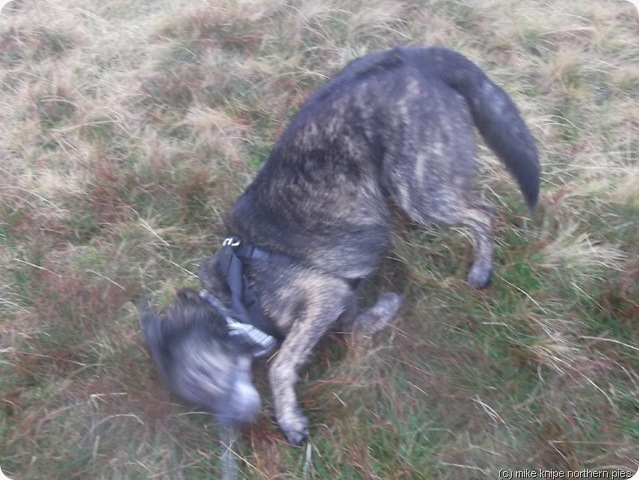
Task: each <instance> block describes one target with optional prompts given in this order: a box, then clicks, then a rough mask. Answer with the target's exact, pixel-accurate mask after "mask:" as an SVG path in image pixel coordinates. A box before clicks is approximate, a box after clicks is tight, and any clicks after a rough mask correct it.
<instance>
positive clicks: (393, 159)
mask: <svg viewBox="0 0 639 480" xmlns="http://www.w3.org/2000/svg"><path fill="white" fill-rule="evenodd" d="M473 124H474V125H476V126H477V127H478V128H479V130H480V132H481V133H482V135H483V137H484V138H485V140H486V142H487V143H488V145H489V146H490V147H491V148H492V149H493V150H494V151H495V153H497V155H498V156H499V157H500V158H501V159H502V160H503V162H504V163H505V165H506V166H507V167H508V169H509V170H510V172H511V173H512V174H513V175H514V177H515V178H516V179H517V181H518V183H519V185H520V187H521V189H522V192H523V193H524V197H525V199H526V201H527V203H528V204H529V206H530V207H531V208H534V206H535V204H536V202H537V192H538V188H539V163H538V160H537V151H536V148H535V144H534V140H533V138H532V135H531V134H530V132H529V131H528V129H527V127H526V125H525V124H524V122H523V120H522V119H521V117H520V115H519V112H518V110H517V108H516V107H515V105H514V104H513V102H512V101H511V100H510V98H509V97H508V96H507V95H506V94H505V93H504V91H503V90H502V89H501V88H499V87H498V86H496V85H495V84H494V83H492V82H491V81H490V80H489V79H488V78H487V77H486V75H485V74H484V73H483V72H482V71H481V70H480V69H479V68H478V67H477V66H475V65H474V64H473V63H472V62H470V61H469V60H467V59H466V58H464V57H463V56H462V55H460V54H458V53H455V52H453V51H450V50H447V49H444V48H429V49H419V48H396V49H394V50H391V51H388V52H382V53H374V54H371V55H367V56H365V57H363V58H361V59H359V60H355V61H354V62H352V63H351V64H350V65H349V66H347V67H346V68H345V69H344V70H343V71H342V72H340V73H339V74H337V75H336V76H335V77H334V78H333V79H332V80H330V81H329V82H328V83H327V84H326V85H324V86H323V87H322V88H321V89H319V90H318V91H317V92H316V93H315V94H314V95H312V96H311V97H310V98H309V100H308V101H307V102H306V103H305V104H304V106H303V107H302V108H301V110H300V111H299V113H298V114H297V115H296V116H295V117H294V118H293V120H292V121H291V123H290V125H289V127H288V128H287V129H286V131H285V132H284V133H283V134H282V136H281V137H280V139H279V140H278V142H277V144H276V145H275V147H274V148H273V151H272V153H271V155H270V157H269V159H268V160H267V162H266V164H265V165H264V167H263V168H262V170H261V171H260V172H259V173H258V175H257V177H256V179H255V181H254V182H253V183H252V184H251V185H250V186H249V188H248V189H247V190H246V192H245V193H244V195H243V196H242V197H241V198H240V199H239V200H238V202H237V204H236V205H235V207H234V209H233V212H232V215H231V221H230V229H231V231H232V233H233V234H236V235H238V236H240V237H242V238H245V239H247V240H248V241H250V242H252V243H255V244H258V245H262V246H264V247H265V248H268V249H271V250H274V251H279V252H283V253H286V254H287V255H290V256H292V257H293V258H296V259H299V260H301V261H304V262H307V263H310V264H312V265H314V266H317V267H319V268H322V269H324V270H328V271H330V272H332V273H334V274H336V275H339V276H342V277H345V278H358V277H364V276H366V275H368V274H370V273H371V271H373V270H374V269H375V267H376V266H377V264H378V262H379V259H380V257H381V255H382V254H383V252H384V251H385V248H386V245H387V241H388V233H389V230H390V218H389V217H390V215H389V209H388V203H387V202H388V198H389V197H390V198H392V199H393V200H394V201H395V202H396V203H397V204H399V205H400V207H401V208H403V209H404V210H405V211H406V213H407V214H408V215H409V216H410V217H411V218H413V219H414V220H416V221H419V222H423V223H428V222H435V223H446V224H453V223H455V224H457V223H459V224H465V225H468V223H469V222H470V221H471V220H468V219H467V218H466V217H473V216H477V215H476V213H475V210H476V209H477V208H479V209H480V210H481V209H482V207H479V206H477V205H476V204H475V202H474V200H473V198H472V192H473V185H472V180H473V176H474V173H475V170H476V161H475V150H476V147H475V139H474V134H473V131H472V125H473ZM471 210H472V211H471ZM482 216H483V212H482ZM485 221H487V220H486V219H485V218H482V219H481V220H480V223H481V224H482V225H479V226H477V225H475V229H476V230H477V229H483V228H484V225H483V223H485ZM475 223H477V222H475ZM468 226H470V227H471V228H473V226H471V225H468ZM482 282H484V279H481V278H478V279H476V281H475V282H474V283H482ZM471 283H473V282H471ZM478 286H481V285H478Z"/></svg>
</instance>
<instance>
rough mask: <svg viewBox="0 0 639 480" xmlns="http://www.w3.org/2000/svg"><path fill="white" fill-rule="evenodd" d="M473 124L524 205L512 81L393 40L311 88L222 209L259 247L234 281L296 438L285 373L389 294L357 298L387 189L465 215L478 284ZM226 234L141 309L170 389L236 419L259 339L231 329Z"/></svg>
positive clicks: (528, 189) (405, 205) (489, 251)
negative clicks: (192, 282)
mask: <svg viewBox="0 0 639 480" xmlns="http://www.w3.org/2000/svg"><path fill="white" fill-rule="evenodd" d="M473 126H475V127H477V129H478V130H479V132H480V133H481V135H482V136H483V138H484V140H485V142H486V143H487V145H488V146H489V147H490V148H491V149H492V150H493V151H494V153H495V154H496V155H497V156H498V157H499V158H500V159H501V160H502V161H503V163H504V164H505V166H506V167H507V169H508V170H509V171H510V173H511V174H512V175H513V176H514V178H515V179H516V180H517V182H518V184H519V186H520V188H521V191H522V193H523V195H524V198H525V200H526V202H527V203H528V205H529V207H530V208H531V209H534V207H535V205H536V203H537V197H538V190H539V177H540V166H539V161H538V156H537V150H536V147H535V142H534V139H533V137H532V135H531V133H530V132H529V130H528V128H527V127H526V125H525V123H524V121H523V120H522V118H521V116H520V114H519V112H518V110H517V107H516V106H515V105H514V104H513V102H512V100H511V99H510V98H509V97H508V95H507V94H506V93H505V92H504V91H503V90H502V89H501V88H499V87H498V86H496V85H495V84H494V83H493V82H491V81H490V80H489V79H488V78H487V77H486V75H485V74H484V73H483V72H482V71H481V70H480V69H479V68H478V67H477V66H476V65H474V64H473V63H472V62H470V61H469V60H467V59H466V58H465V57H463V56H462V55H460V54H459V53H456V52H453V51H451V50H448V49H445V48H438V47H433V48H426V49H422V48H406V47H400V48H395V49H393V50H390V51H385V52H378V53H372V54H369V55H366V56H365V57H362V58H360V59H358V60H355V61H353V62H352V63H350V64H349V65H348V66H347V67H346V68H345V69H344V70H342V71H341V72H340V73H338V74H337V75H336V76H335V77H334V78H333V79H331V80H330V81H329V82H327V83H326V84H325V85H324V86H323V87H322V88H320V89H319V90H318V91H317V92H316V93H315V94H313V95H312V96H311V97H310V98H309V99H308V101H307V102H306V103H305V104H304V105H303V106H302V108H301V109H300V111H299V112H298V113H297V115H295V117H294V118H293V119H292V121H291V123H290V125H289V126H288V128H287V129H286V130H285V131H284V133H283V134H282V135H281V137H280V138H279V140H278V141H277V143H276V144H275V146H274V148H273V150H272V152H271V154H270V156H269V158H268V160H267V162H266V163H265V164H264V166H263V167H262V169H261V170H260V171H259V172H258V174H257V176H256V177H255V180H254V181H253V183H251V185H249V187H248V188H247V189H246V191H245V192H244V194H243V195H242V196H240V198H239V199H238V200H237V202H236V203H235V205H234V207H233V209H232V210H231V213H230V216H229V219H228V224H227V225H228V230H229V234H230V235H232V236H233V239H232V240H231V245H237V243H238V241H239V243H240V244H243V245H248V246H254V247H257V248H256V250H255V251H256V252H258V254H252V255H243V256H242V255H239V254H238V256H240V257H241V263H242V275H243V281H244V282H245V284H246V285H248V288H250V291H251V292H253V293H254V294H255V296H256V297H257V299H258V300H259V305H260V307H261V312H263V314H264V316H265V318H267V319H268V320H269V321H270V322H272V325H273V326H274V329H275V331H276V332H277V335H276V336H279V337H280V341H281V344H280V345H279V351H278V352H277V354H276V355H275V356H274V357H273V358H272V359H271V361H270V370H269V380H270V384H271V388H272V393H273V398H274V406H275V414H276V417H277V421H278V422H279V425H280V426H281V428H282V430H283V432H284V434H285V435H286V437H287V438H288V440H289V441H290V442H291V443H292V444H294V445H300V444H302V443H303V442H304V441H305V440H306V438H307V437H308V434H309V424H308V420H307V419H306V417H305V416H304V415H303V414H302V412H301V410H300V408H299V406H298V402H297V399H296V395H295V390H294V386H295V383H296V381H297V373H298V371H299V369H300V367H301V366H302V365H303V364H304V362H305V361H306V359H307V357H308V356H309V353H310V352H311V350H312V348H313V347H314V346H315V344H316V343H317V342H318V340H319V339H320V337H322V335H324V334H325V333H326V332H327V331H328V330H329V329H331V328H332V327H334V326H336V325H341V326H342V327H344V326H348V327H349V328H351V329H353V330H355V331H358V332H361V333H364V334H370V333H373V332H375V331H377V330H378V329H380V328H382V327H383V326H384V325H386V324H387V323H388V322H389V321H390V320H391V319H392V318H393V317H394V316H395V315H396V313H397V311H398V310H399V308H400V305H401V302H402V299H401V297H400V296H399V295H396V294H393V293H386V294H383V295H382V296H381V297H380V298H379V299H378V301H377V303H376V304H375V305H374V306H373V307H372V308H370V309H368V310H364V311H361V310H360V309H359V308H358V306H357V299H356V297H357V291H358V284H359V279H362V278H365V277H368V276H370V275H371V274H372V273H373V272H374V271H375V270H376V268H377V267H378V265H379V263H380V260H381V258H382V256H383V255H384V253H385V252H386V250H387V247H388V245H389V235H390V232H391V228H392V224H393V222H392V218H391V217H392V215H391V211H392V208H391V204H395V205H396V206H398V207H399V208H400V209H401V210H403V212H405V213H406V214H407V215H408V217H410V218H411V219H412V220H414V221H415V222H418V223H422V224H428V223H437V224H446V225H451V224H455V225H462V226H465V227H468V228H469V229H470V230H471V231H472V233H473V236H474V240H475V258H474V261H473V264H472V267H471V269H470V272H469V274H468V277H467V281H468V284H469V285H471V286H472V287H477V288H483V287H485V286H487V285H488V283H489V281H490V277H491V272H492V257H493V246H492V221H493V213H492V208H491V207H490V206H487V205H484V204H482V203H481V202H480V201H478V200H477V198H476V196H475V195H474V193H473V192H474V188H473V177H474V176H475V172H476V170H477V164H476V143H475V137H474V131H473ZM229 248H235V247H232V246H231V247H229V246H228V245H227V246H226V247H224V249H223V250H222V251H225V255H224V258H225V259H224V260H221V259H220V255H221V253H222V251H220V253H219V254H218V255H216V256H214V257H212V258H209V259H207V260H205V261H204V262H203V264H202V266H201V268H200V270H199V278H200V281H201V284H202V288H203V291H202V292H200V293H199V294H198V293H197V292H194V291H182V292H180V293H179V294H178V297H177V299H176V300H175V302H174V303H173V304H172V305H171V306H170V307H169V309H168V310H167V312H166V313H165V315H164V318H163V319H161V318H160V317H159V316H157V315H156V314H154V313H152V312H150V311H148V310H145V311H143V312H142V314H143V315H142V316H143V318H142V323H143V326H144V330H145V333H146V337H147V341H148V343H149V345H150V347H151V350H152V354H153V357H154V358H155V360H156V363H157V364H158V366H159V367H160V370H161V371H162V372H163V374H164V376H165V378H166V379H167V381H168V382H169V384H171V385H172V387H173V388H174V389H175V390H176V392H177V393H178V394H179V395H181V396H182V397H184V398H186V399H188V400H190V401H192V402H194V403H196V404H199V405H202V406H205V407H207V408H209V409H211V410H212V411H213V412H215V413H216V414H217V415H218V417H219V418H220V420H221V421H222V422H223V423H224V424H226V425H231V426H236V425H238V424H241V423H243V422H248V421H250V420H251V419H253V418H254V417H255V416H256V415H257V413H258V410H259V397H258V395H257V392H256V390H255V388H254V387H253V385H252V383H251V364H252V361H253V358H254V356H255V355H254V353H255V349H254V348H253V347H252V346H251V345H250V343H251V342H250V341H249V340H247V338H246V337H244V341H240V342H238V338H239V337H241V335H239V336H238V335H233V333H237V332H236V330H237V329H238V328H239V329H241V328H244V327H241V326H240V327H238V326H237V325H235V326H233V322H235V320H234V319H233V312H232V311H231V310H232V309H231V307H230V305H231V304H232V303H233V296H234V293H233V292H232V289H231V288H230V287H229V284H230V283H229V281H228V278H226V275H227V273H228V272H227V270H228V265H227V262H228V258H227V257H228V255H229V251H228V249H229ZM225 249H226V250H225ZM160 320H161V321H160ZM235 323H237V322H235ZM271 340H272V338H271ZM257 343H259V344H260V348H262V347H264V345H263V344H261V342H260V341H258V342H257ZM267 350H268V349H267ZM262 353H264V352H262Z"/></svg>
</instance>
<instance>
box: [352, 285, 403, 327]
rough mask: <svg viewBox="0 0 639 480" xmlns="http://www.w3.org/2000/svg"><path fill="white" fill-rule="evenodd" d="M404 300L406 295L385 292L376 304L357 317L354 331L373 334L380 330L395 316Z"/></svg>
mask: <svg viewBox="0 0 639 480" xmlns="http://www.w3.org/2000/svg"><path fill="white" fill-rule="evenodd" d="M403 302H404V297H402V296H401V295H397V294H396V293H383V294H382V295H380V296H379V298H378V299H377V302H376V303H375V305H373V306H372V307H371V308H369V309H368V310H366V311H364V312H362V313H361V314H360V315H359V317H357V318H356V319H355V324H354V328H353V332H354V333H355V334H361V335H373V334H374V333H377V332H379V331H380V330H381V329H383V328H384V327H385V326H386V325H388V324H389V323H390V321H391V320H392V319H393V318H395V316H396V315H397V312H399V309H400V308H401V306H402V303H403Z"/></svg>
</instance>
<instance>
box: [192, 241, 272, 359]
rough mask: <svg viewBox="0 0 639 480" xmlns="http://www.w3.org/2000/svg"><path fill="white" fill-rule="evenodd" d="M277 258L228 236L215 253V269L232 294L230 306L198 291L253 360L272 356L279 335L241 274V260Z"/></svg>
mask: <svg viewBox="0 0 639 480" xmlns="http://www.w3.org/2000/svg"><path fill="white" fill-rule="evenodd" d="M277 255H279V254H276V253H271V252H267V251H266V250H262V249H261V248H258V247H256V246H253V245H249V244H247V243H244V242H242V241H240V239H239V238H237V237H228V238H226V239H225V240H224V242H223V243H222V249H221V250H220V252H219V254H218V263H217V268H218V273H219V275H220V277H221V278H223V279H224V281H225V283H226V285H227V286H228V288H229V291H230V293H231V305H230V307H229V308H226V307H225V306H224V305H223V304H222V302H221V301H220V300H219V299H218V298H216V297H215V295H213V294H212V293H210V292H208V291H206V290H202V291H201V292H200V297H201V298H202V299H203V300H205V301H206V302H207V303H209V304H210V305H211V306H213V307H214V308H216V309H217V310H219V311H221V312H223V313H224V314H225V320H226V324H227V326H228V328H229V335H230V336H231V337H234V338H236V339H237V340H239V341H240V342H241V343H243V344H245V345H247V346H248V347H249V348H250V349H251V351H252V353H253V356H254V357H256V358H260V357H264V356H266V355H268V354H269V353H271V352H272V351H273V350H274V349H275V347H277V345H278V344H279V343H280V342H281V340H282V336H281V334H280V333H279V332H278V331H277V329H276V328H275V326H274V325H273V323H272V322H271V321H270V320H269V319H268V318H267V317H266V315H264V312H263V311H262V308H261V306H260V302H259V300H258V298H257V297H256V296H255V293H253V291H252V290H251V288H250V285H249V281H248V278H247V277H246V275H245V274H244V268H243V267H244V265H243V264H242V260H246V259H263V260H265V259H268V258H272V257H273V256H277Z"/></svg>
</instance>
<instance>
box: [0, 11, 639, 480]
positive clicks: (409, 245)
mask: <svg viewBox="0 0 639 480" xmlns="http://www.w3.org/2000/svg"><path fill="white" fill-rule="evenodd" d="M638 43H639V12H638V11H637V9H636V8H635V7H634V6H633V5H632V4H631V3H630V2H627V1H624V0H607V1H603V0H602V1H595V2H592V1H586V0H558V1H554V2H545V1H541V0H529V1H525V2H524V1H521V0H486V1H484V2H471V1H466V0H453V1H451V0H447V1H443V0H423V1H418V0H406V1H399V0H372V1H364V0H327V1H324V2H320V1H319V0H308V1H298V0H287V1H284V0H272V1H267V0H250V1H249V0H247V1H241V0H235V1H232V0H216V1H213V0H210V1H186V0H154V1H151V0H139V1H136V2H130V1H122V0H110V1H109V2H104V1H98V0H66V1H64V2H63V1H61V0H51V1H46V2H45V1H42V0H37V1H36V0H16V1H14V2H11V3H9V4H8V5H6V6H5V7H4V8H3V10H2V13H1V14H0V62H1V64H2V68H1V69H0V119H1V125H2V128H0V159H1V160H0V172H1V175H0V259H1V262H2V268H0V359H1V362H0V398H1V399H2V401H1V402H0V406H1V408H2V410H1V412H2V414H1V415H0V467H1V468H2V470H3V471H4V473H5V474H6V475H8V476H9V477H10V478H12V479H24V480H26V479H34V480H35V479H44V478H46V479H65V480H66V479H74V478H78V479H86V478H95V479H147V478H158V479H159V478H167V479H189V480H192V479H205V478H218V471H219V459H218V456H219V451H220V445H219V442H220V439H219V435H218V428H217V425H216V424H215V422H214V420H213V419H212V418H211V417H210V416H209V415H207V414H204V413H202V412H199V411H197V410H193V409H191V408H190V407H188V406H186V405H183V404H182V403H181V402H180V401H179V400H178V399H177V398H176V397H174V396H172V395H171V394H169V393H168V392H167V390H166V388H165V386H164V385H163V384H162V382H161V381H160V379H159V378H158V376H157V374H156V373H155V372H154V370H153V366H152V363H151V361H150V358H149V355H148V352H147V351H146V349H145V346H144V344H143V341H142V338H141V336H140V330H139V327H138V322H137V317H136V313H135V307H134V302H135V301H137V300H138V299H139V298H140V297H141V296H143V295H147V296H148V297H149V299H150V301H151V302H152V303H153V304H155V305H157V306H159V307H161V306H165V305H166V304H167V303H168V301H169V300H170V298H171V297H172V296H173V295H174V293H175V291H176V289H178V288H180V287H182V286H197V279H196V278H195V276H194V272H195V271H196V270H197V267H198V265H199V262H200V261H201V259H202V258H203V257H205V256H207V255H210V254H211V253H213V252H214V251H215V250H216V249H217V248H218V247H219V245H220V242H221V240H222V238H223V236H224V233H225V231H224V227H223V219H224V215H225V212H226V211H227V210H228V208H229V206H230V205H231V204H232V202H233V199H234V198H235V197H236V196H237V195H238V194H239V193H240V192H241V191H242V190H243V188H244V187H245V186H246V185H247V184H248V182H250V180H251V178H252V176H253V175H254V173H255V171H256V169H258V168H259V166H260V165H261V164H262V162H263V161H264V160H265V158H266V156H267V155H268V152H269V149H270V147H271V145H272V144H273V142H274V141H275V139H276V138H277V136H278V134H279V133H281V131H282V129H283V128H284V127H285V125H286V123H287V121H288V119H289V118H290V117H291V115H292V114H293V113H294V112H295V111H296V109H297V108H298V107H299V106H300V105H301V103H302V102H303V101H304V99H305V98H306V97H307V96H308V95H309V94H310V93H311V92H313V91H314V90H315V89H316V88H317V87H318V86H320V85H321V84H322V83H323V82H324V81H325V80H326V79H327V78H328V77H329V76H330V75H331V74H333V73H335V72H336V71H338V70H339V69H340V68H341V67H343V66H344V65H345V64H346V63H347V62H348V61H349V60H351V59H353V58H355V57H357V56H360V55H362V54H364V53H366V52H369V51H373V50H379V49H383V48H389V47H392V46H394V45H397V44H408V45H432V44H438V45H444V46H447V47H450V48H454V49H457V50H459V51H460V52H462V53H464V54H465V55H466V56H467V57H469V58H470V59H472V60H473V61H475V62H476V63H477V64H479V65H480V66H481V67H482V68H483V69H485V71H486V72H487V73H488V75H489V76H490V77H491V78H492V79H493V80H494V81H495V82H496V83H498V84H499V85H501V86H502V87H503V88H504V89H505V90H506V91H507V92H508V93H509V94H510V95H511V96H512V97H513V99H514V100H515V102H516V103H517V104H518V105H519V107H520V109H521V112H522V115H523V117H524V118H525V119H526V121H527V123H528V124H529V126H530V128H531V131H532V132H533V135H534V136H535V138H536V139H537V145H538V148H539V151H540V156H541V163H542V168H543V179H542V189H541V197H540V202H539V207H538V209H537V211H536V212H535V213H534V214H530V213H529V212H528V211H527V210H526V208H525V205H524V202H523V200H522V198H521V195H520V193H519V192H518V190H517V187H516V185H515V184H514V182H513V181H512V180H511V179H510V177H509V176H508V174H507V173H506V171H505V169H504V168H503V166H501V165H500V164H499V162H498V161H497V160H496V159H495V157H494V156H493V155H492V153H491V152H490V151H489V150H488V149H486V148H485V147H482V148H481V149H480V156H481V162H480V163H481V165H482V172H481V176H480V177H481V178H480V179H479V182H478V186H479V189H480V192H481V195H482V196H483V197H484V198H485V199H486V200H488V201H490V202H492V203H493V204H494V205H495V206H496V209H497V212H498V215H497V219H496V224H495V241H496V258H495V276H494V280H493V283H492V285H491V287H490V288H488V289H487V290H483V291H476V290H473V289H470V288H468V287H467V286H466V284H465V281H464V278H465V275H466V272H467V269H468V266H469V264H470V261H471V259H472V245H471V241H470V237H469V235H468V232H466V231H464V230H462V229H453V228H445V229H444V228H442V229H440V228H435V227H433V228H428V229H424V228H414V227H413V226H410V225H402V228H400V229H399V230H398V232H397V234H396V235H395V236H394V238H393V250H392V251H391V252H389V255H388V258H387V259H386V260H385V261H384V264H383V266H382V269H381V271H380V272H379V274H378V275H377V276H376V277H375V278H373V279H371V280H370V281H369V282H367V283H366V285H365V286H364V294H363V296H362V302H363V303H367V302H369V303H370V302H372V300H373V298H374V295H376V293H377V292H378V291H396V292H398V293H401V294H402V295H404V296H405V298H406V301H405V306H404V308H403V310H402V312H401V315H400V318H398V319H397V320H396V321H395V323H394V324H393V325H392V326H390V327H388V328H387V329H385V330H384V331H383V332H381V333H380V334H378V335H376V336H375V337H374V338H373V339H372V340H371V341H370V345H369V349H363V348H359V347H358V348H353V347H351V348H349V347H348V345H347V341H346V339H345V338H344V337H340V336H330V337H329V338H327V339H326V340H325V341H323V342H322V343H321V345H320V346H319V348H318V349H317V350H316V353H315V355H314V359H313V360H314V361H313V363H312V364H311V365H310V366H309V368H308V369H307V370H305V371H304V372H303V373H302V375H301V380H300V384H299V388H298V391H299V398H300V400H301V403H302V406H303V407H304V409H305V411H306V412H307V413H308V414H309V416H310V420H311V439H310V442H309V443H308V445H307V446H306V447H304V448H293V447H291V446H289V445H288V444H287V443H286V442H285V440H284V438H283V436H282V435H281V433H280V431H279V430H278V428H277V425H276V424H275V423H274V421H273V419H272V406H271V403H270V399H269V392H268V386H267V385H266V383H265V382H264V380H263V377H264V367H260V368H258V369H257V370H256V372H255V374H256V377H257V382H258V384H259V388H260V391H261V392H262V393H263V397H264V406H263V415H262V417H261V418H260V419H259V421H258V422H257V423H256V424H255V425H253V426H252V427H251V428H248V429H246V430H245V431H244V432H243V433H242V435H241V438H240V442H239V446H238V456H239V458H238V462H239V464H240V467H241V469H242V478H246V479H275V478H277V479H286V478H290V479H299V478H311V479H325V478H336V479H337V478H339V479H384V480H386V479H413V478H414V479H438V480H439V479H443V480H446V479H478V478H488V479H495V478H498V477H499V476H500V470H503V471H506V470H512V471H515V470H523V469H526V468H527V469H549V470H551V469H552V470H555V471H563V472H567V471H569V470H581V469H593V470H594V469H608V470H614V469H618V468H622V467H624V468H627V469H632V470H635V471H636V470H637V468H638V465H639V463H638V462H639V328H637V327H638V322H637V320H638V318H639V48H638V47H639V44H638ZM502 474H503V472H502ZM611 478H612V477H611Z"/></svg>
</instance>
